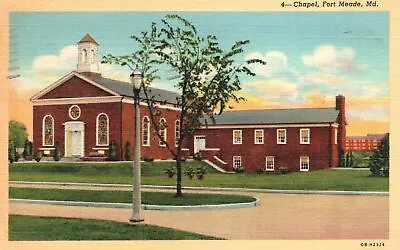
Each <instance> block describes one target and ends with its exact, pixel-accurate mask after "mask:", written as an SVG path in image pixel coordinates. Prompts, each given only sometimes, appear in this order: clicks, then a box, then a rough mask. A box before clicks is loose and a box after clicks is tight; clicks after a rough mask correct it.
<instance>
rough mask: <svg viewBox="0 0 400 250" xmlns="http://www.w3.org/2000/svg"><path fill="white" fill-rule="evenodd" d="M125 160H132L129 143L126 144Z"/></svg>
mask: <svg viewBox="0 0 400 250" xmlns="http://www.w3.org/2000/svg"><path fill="white" fill-rule="evenodd" d="M125 160H126V161H130V160H131V143H130V142H129V141H127V142H126V143H125Z"/></svg>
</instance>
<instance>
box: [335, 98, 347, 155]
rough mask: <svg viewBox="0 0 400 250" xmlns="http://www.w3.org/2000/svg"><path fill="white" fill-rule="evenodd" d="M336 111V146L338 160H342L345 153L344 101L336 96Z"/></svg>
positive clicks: (345, 123)
mask: <svg viewBox="0 0 400 250" xmlns="http://www.w3.org/2000/svg"><path fill="white" fill-rule="evenodd" d="M336 110H338V111H339V114H338V118H337V123H338V132H337V133H338V146H339V159H342V157H343V155H344V153H345V152H346V125H347V122H346V100H345V97H344V96H342V95H338V96H336Z"/></svg>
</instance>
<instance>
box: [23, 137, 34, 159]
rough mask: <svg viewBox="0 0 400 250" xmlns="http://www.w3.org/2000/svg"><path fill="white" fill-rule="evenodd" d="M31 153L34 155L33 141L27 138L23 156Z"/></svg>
mask: <svg viewBox="0 0 400 250" xmlns="http://www.w3.org/2000/svg"><path fill="white" fill-rule="evenodd" d="M31 155H32V142H30V141H29V140H26V141H25V143H24V152H23V153H22V156H23V157H24V158H26V157H27V156H31Z"/></svg>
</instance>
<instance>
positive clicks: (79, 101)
mask: <svg viewBox="0 0 400 250" xmlns="http://www.w3.org/2000/svg"><path fill="white" fill-rule="evenodd" d="M122 98H123V97H122V96H97V97H77V98H56V99H38V100H32V105H33V106H46V105H61V104H87V103H110V102H121V99H122Z"/></svg>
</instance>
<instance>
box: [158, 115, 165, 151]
mask: <svg viewBox="0 0 400 250" xmlns="http://www.w3.org/2000/svg"><path fill="white" fill-rule="evenodd" d="M159 129H160V131H159V133H160V137H161V138H162V139H163V140H164V141H163V140H162V139H161V138H160V144H159V145H160V146H161V147H165V146H166V145H165V141H167V121H166V120H165V119H164V118H161V119H160V124H159Z"/></svg>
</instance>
